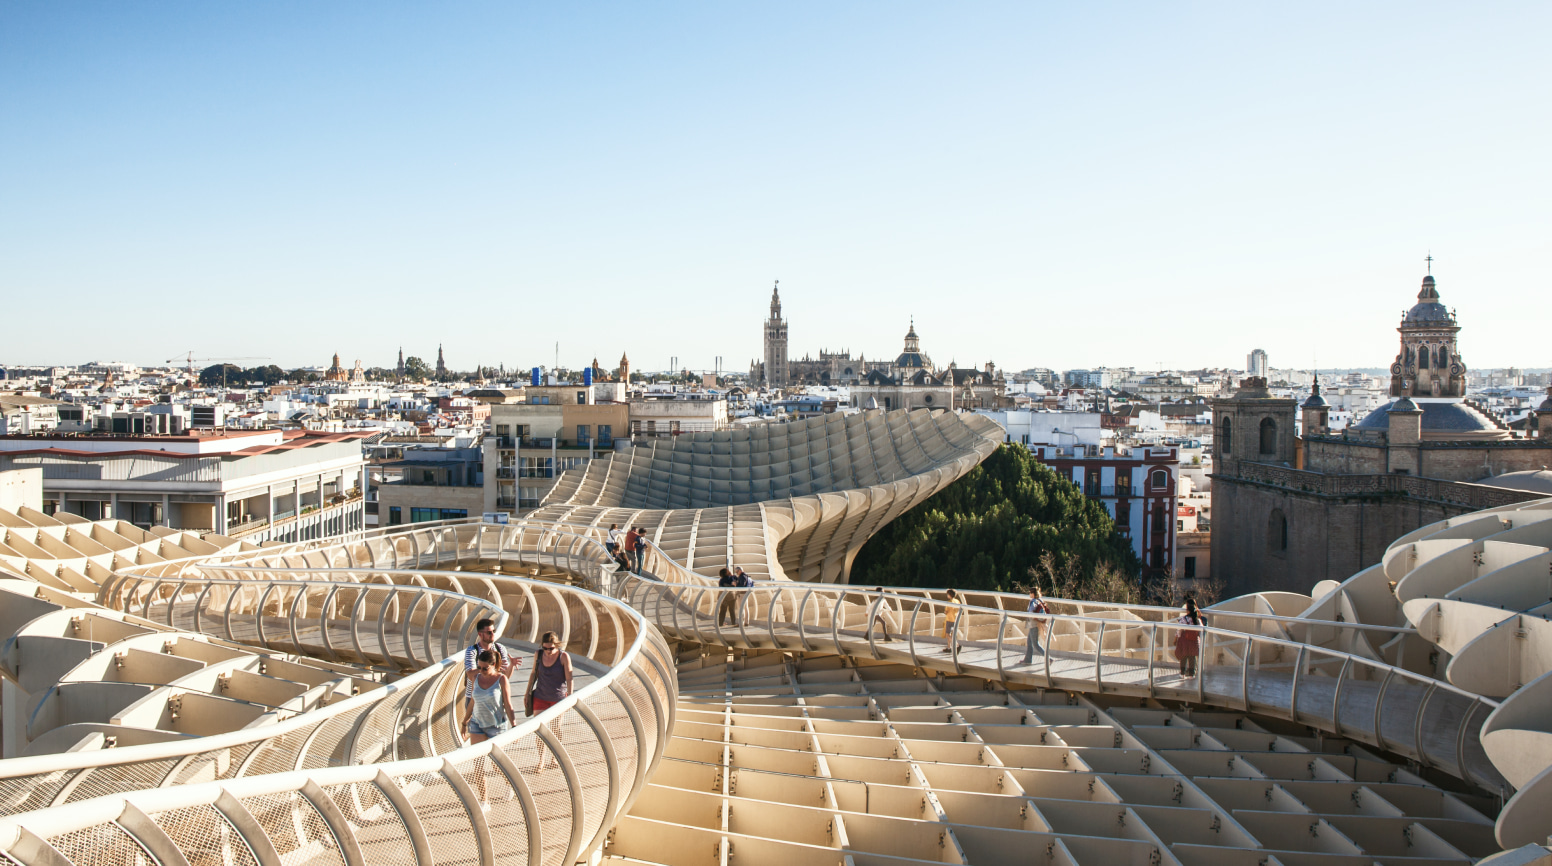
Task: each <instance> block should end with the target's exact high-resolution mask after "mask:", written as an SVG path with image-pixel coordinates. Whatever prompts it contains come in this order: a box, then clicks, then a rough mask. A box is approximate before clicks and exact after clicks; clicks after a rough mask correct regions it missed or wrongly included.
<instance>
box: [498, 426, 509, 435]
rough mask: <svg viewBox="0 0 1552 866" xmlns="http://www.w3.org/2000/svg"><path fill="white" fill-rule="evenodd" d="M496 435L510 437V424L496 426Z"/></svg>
mask: <svg viewBox="0 0 1552 866" xmlns="http://www.w3.org/2000/svg"><path fill="white" fill-rule="evenodd" d="M496 435H497V436H511V435H512V425H511V424H497V425H496Z"/></svg>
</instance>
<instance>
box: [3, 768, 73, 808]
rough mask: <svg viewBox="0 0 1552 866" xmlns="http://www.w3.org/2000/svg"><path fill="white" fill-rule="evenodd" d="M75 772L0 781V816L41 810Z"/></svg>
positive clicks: (59, 772)
mask: <svg viewBox="0 0 1552 866" xmlns="http://www.w3.org/2000/svg"><path fill="white" fill-rule="evenodd" d="M77 772H79V771H77V770H57V771H55V772H52V773H42V774H39V775H36V776H22V777H20V778H16V779H0V814H4V815H16V814H19V813H22V812H31V811H33V810H34V809H42V808H45V807H47V806H48V805H49V804H50V803H52V802H54V798H55V797H57V796H58V795H59V792H60V791H61V790H63V789H64V787H65V785H67V784H69V783H70V780H71V779H73V778H75V774H76V773H77Z"/></svg>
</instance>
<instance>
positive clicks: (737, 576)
mask: <svg viewBox="0 0 1552 866" xmlns="http://www.w3.org/2000/svg"><path fill="white" fill-rule="evenodd" d="M717 586H719V587H721V588H722V589H749V588H751V587H753V586H754V578H752V577H750V576H749V575H748V574H745V573H744V569H743V566H740V565H735V566H733V568H732V570H731V571H730V570H728V569H727V568H726V567H724V568H722V569H721V570H719V571H718V572H717ZM721 596H722V599H721V600H720V601H718V602H717V628H721V627H722V619H723V616H724V615H726V616H727V618H729V619H731V620H733V624H734V625H738V624H739V623H738V602H739V599H741V598H743V594H742V593H737V592H724V593H721Z"/></svg>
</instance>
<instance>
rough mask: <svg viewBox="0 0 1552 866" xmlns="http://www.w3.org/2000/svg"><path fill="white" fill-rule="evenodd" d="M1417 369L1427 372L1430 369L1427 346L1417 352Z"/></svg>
mask: <svg viewBox="0 0 1552 866" xmlns="http://www.w3.org/2000/svg"><path fill="white" fill-rule="evenodd" d="M1417 369H1419V370H1426V369H1428V347H1427V346H1422V347H1419V349H1418V351H1417Z"/></svg>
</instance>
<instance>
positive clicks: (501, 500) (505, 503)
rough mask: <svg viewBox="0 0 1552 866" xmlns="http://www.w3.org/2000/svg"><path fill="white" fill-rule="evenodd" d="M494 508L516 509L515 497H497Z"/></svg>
mask: <svg viewBox="0 0 1552 866" xmlns="http://www.w3.org/2000/svg"><path fill="white" fill-rule="evenodd" d="M496 507H497V508H516V507H517V497H515V496H498V497H496Z"/></svg>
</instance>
